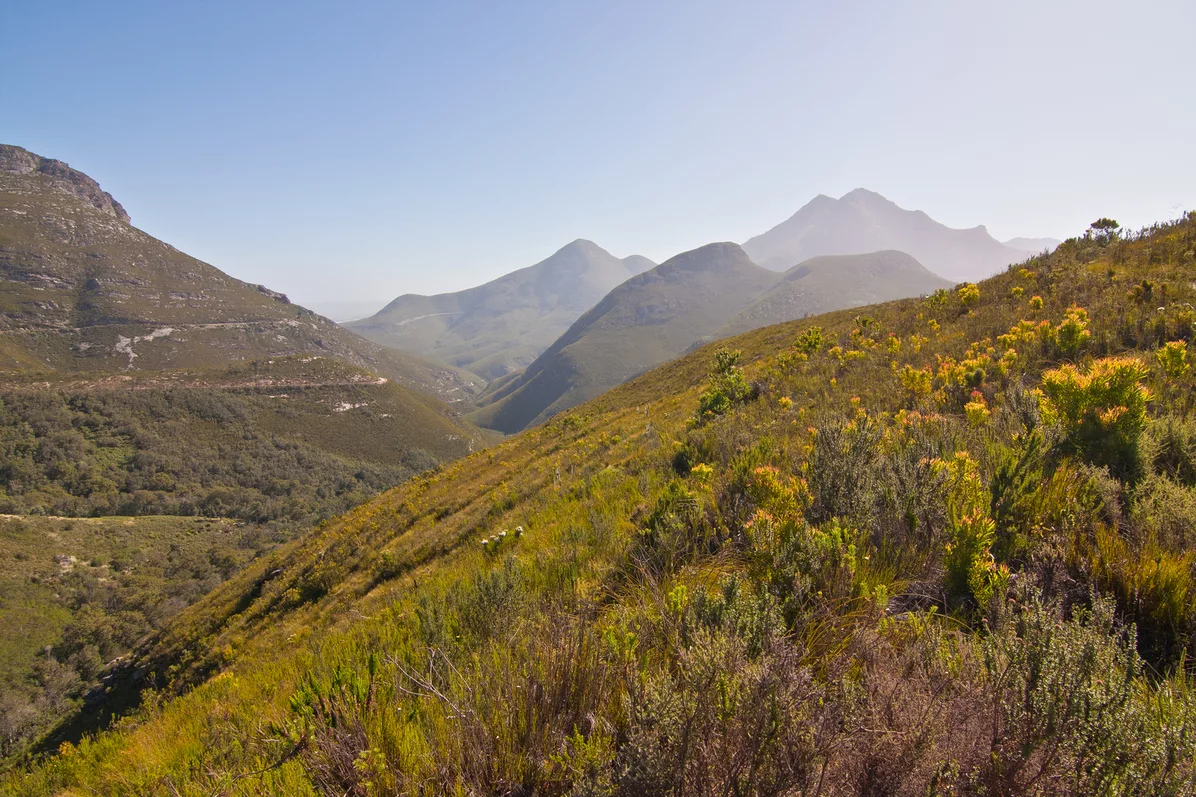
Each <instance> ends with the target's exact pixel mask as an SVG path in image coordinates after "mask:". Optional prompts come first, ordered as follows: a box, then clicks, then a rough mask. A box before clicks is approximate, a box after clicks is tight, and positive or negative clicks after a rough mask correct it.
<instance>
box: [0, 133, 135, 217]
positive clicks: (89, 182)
mask: <svg viewBox="0 0 1196 797" xmlns="http://www.w3.org/2000/svg"><path fill="white" fill-rule="evenodd" d="M0 172H11V173H13V174H44V175H46V176H47V177H50V178H52V179H53V180H54V182H55V184H56V185H57V186H58V187H59V188H61V189H63V190H65V191H68V192H69V193H72V194H74V195H75V196H78V197H81V198H83V199H85V200H87V202H88V203H89V204H90V205H91V206H92V207H94V208H96V209H97V210H100V211H103V212H104V213H107V214H108V215H110V216H114V217H116V218H118V219H120V220H121V221H123V222H125V223H126V224H128V223H130V219H129V214H128V213H126V212H125V209H124V208H123V207H121V204H120V203H119V202H117V201H116V200H115V199H114V198H113V197H112V194H109V193H108V192H107V191H105V190H104V189H102V188H100V184H99V183H97V182H96V181H95V180H93V179H91V178H90V177H88V176H87V175H86V174H84V173H83V172H81V171H79V170H77V169H72V168H71V167H70V166H68V165H67V164H66V163H63V162H62V161H60V160H54V159H53V158H43V157H42V156H41V155H38V154H36V153H33V152H30V151H29V150H27V149H25V148H24V147H18V146H15V145H13V144H0Z"/></svg>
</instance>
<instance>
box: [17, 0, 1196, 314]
mask: <svg viewBox="0 0 1196 797" xmlns="http://www.w3.org/2000/svg"><path fill="white" fill-rule="evenodd" d="M1193 30H1196V3H1193V2H1191V0H1142V1H1141V2H1137V3H1134V4H1125V3H1114V2H1104V0H1089V1H1087V2H1080V1H1077V2H1064V1H1062V0H1053V1H1052V0H1033V1H1028V0H1006V1H1005V2H1001V3H979V2H959V0H941V1H940V0H917V1H913V2H901V1H900V0H876V2H852V0H846V1H845V2H830V0H823V2H801V1H800V0H790V2H776V3H763V2H750V1H748V0H741V1H740V2H735V3H728V2H707V1H706V0H686V1H685V2H652V0H634V1H632V2H622V0H604V1H603V2H583V1H582V0H577V1H576V2H574V1H573V0H570V2H560V0H553V1H551V2H543V3H541V2H514V1H512V2H501V3H500V2H476V3H464V2H452V1H451V0H444V1H443V2H430V3H408V2H393V1H392V2H376V3H366V2H348V1H347V0H342V2H335V3H334V2H305V1H303V0H289V1H288V2H265V1H264V0H261V1H259V2H244V1H243V0H240V1H238V2H220V1H219V0H213V1H211V2H204V3H161V2H157V1H156V0H155V1H154V2H144V3H137V2H119V0H114V1H113V2H108V3H95V2H92V1H91V0H87V1H86V2H65V1H60V0H4V2H3V8H2V9H0V52H3V53H4V61H5V65H4V67H3V68H0V142H2V143H9V144H18V145H20V146H23V147H26V148H27V149H30V150H32V151H34V152H37V153H38V154H41V155H44V156H47V157H53V158H58V159H60V160H64V161H66V162H68V163H70V164H71V165H72V166H74V167H75V168H77V169H80V170H81V171H84V172H86V173H87V174H89V175H91V176H92V177H94V178H95V179H97V180H98V181H99V182H100V184H101V185H102V186H103V187H104V188H105V189H106V190H108V191H109V192H111V193H112V194H113V195H114V196H115V197H116V198H117V199H118V200H119V201H120V202H121V203H122V204H124V206H125V208H126V209H127V210H128V211H129V213H130V214H131V216H132V218H133V223H134V224H135V225H136V226H138V227H140V228H141V229H143V230H145V231H147V232H149V233H151V234H152V235H154V236H156V237H158V238H161V239H163V240H165V241H167V242H168V243H171V244H173V245H174V246H176V247H178V248H179V249H181V250H183V251H185V252H187V253H189V254H192V255H194V256H196V257H199V258H201V259H203V260H205V261H208V262H210V263H212V264H214V265H216V266H218V267H219V268H221V269H223V270H224V271H226V272H229V273H231V274H233V275H234V276H236V277H239V278H241V279H245V280H248V281H250V282H255V283H264V284H266V285H269V286H270V287H272V288H274V289H276V290H282V291H285V292H287V293H288V294H289V295H290V296H291V297H292V298H293V299H295V300H297V301H300V302H301V303H305V304H309V305H315V306H319V305H321V304H324V305H326V304H328V303H330V302H338V301H354V302H364V303H366V304H369V303H373V304H376V305H377V306H379V307H380V306H381V305H382V304H384V303H385V302H387V301H389V300H390V299H391V298H393V297H395V296H397V295H399V294H401V293H407V292H413V293H434V292H440V291H450V290H459V289H461V288H465V287H469V286H471V285H476V284H479V283H482V282H485V281H487V280H489V279H492V278H494V277H497V276H499V275H501V274H504V273H506V272H508V271H511V270H514V269H516V268H520V267H523V266H526V265H530V264H532V263H535V262H537V261H539V260H541V259H543V258H545V257H547V256H549V255H550V254H552V252H554V251H555V250H556V249H558V248H560V247H561V246H563V245H565V244H566V243H568V242H569V241H571V240H573V239H575V238H588V239H590V240H593V241H595V242H597V243H598V244H599V245H601V246H603V247H604V248H606V249H607V250H609V251H611V252H612V253H613V254H615V255H618V256H620V257H623V256H626V255H630V254H633V253H637V254H643V255H646V256H648V257H651V258H653V259H654V260H656V261H658V262H659V261H663V260H664V259H666V258H668V257H670V256H671V255H673V254H676V253H678V252H681V251H685V250H687V249H692V248H694V247H696V246H700V245H702V244H704V243H708V242H710V241H718V240H731V241H739V242H742V241H743V240H746V239H747V238H749V237H751V236H752V235H755V234H758V233H760V232H763V231H764V230H766V229H768V228H769V227H772V226H773V225H775V224H777V223H779V222H781V221H782V220H784V219H785V218H787V217H788V216H790V215H792V214H793V213H794V212H795V211H796V210H797V209H798V208H800V207H801V206H802V205H803V204H805V203H806V202H807V201H809V200H810V199H811V198H813V197H814V196H815V195H817V194H820V193H823V194H829V195H832V196H840V195H842V194H844V193H846V192H848V191H850V190H851V189H853V188H856V187H867V188H869V189H871V190H874V191H878V192H880V193H882V194H884V195H885V196H887V197H888V198H889V199H892V200H893V201H895V202H897V203H898V204H899V205H901V206H902V207H906V208H912V209H921V210H924V211H926V212H927V213H929V214H930V215H931V216H932V217H934V218H935V219H937V220H939V221H941V222H943V223H945V224H948V225H950V226H953V227H972V226H975V225H977V224H984V225H986V226H987V227H988V229H989V231H990V232H991V233H992V234H993V235H994V236H996V237H998V238H1001V239H1005V238H1010V237H1013V236H1052V237H1057V238H1065V237H1069V236H1071V235H1075V234H1078V233H1080V232H1081V231H1083V229H1084V228H1085V227H1086V226H1087V225H1088V224H1089V222H1091V221H1092V220H1093V219H1095V218H1097V217H1099V216H1112V217H1113V218H1116V219H1117V220H1119V221H1121V222H1122V223H1123V224H1125V225H1127V226H1134V227H1136V226H1141V225H1144V224H1147V223H1150V222H1153V221H1156V220H1160V219H1167V218H1174V217H1175V216H1177V215H1178V214H1179V213H1180V211H1181V210H1189V209H1196V147H1193V146H1192V141H1193V140H1194V133H1193V131H1194V130H1196V93H1194V89H1193V87H1192V83H1191V80H1192V76H1193V75H1194V74H1196V47H1193V46H1192V42H1191V33H1192V31H1193Z"/></svg>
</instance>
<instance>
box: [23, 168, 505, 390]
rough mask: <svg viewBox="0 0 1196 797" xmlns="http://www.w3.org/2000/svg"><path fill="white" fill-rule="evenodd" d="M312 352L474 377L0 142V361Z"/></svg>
mask: <svg viewBox="0 0 1196 797" xmlns="http://www.w3.org/2000/svg"><path fill="white" fill-rule="evenodd" d="M300 354H306V355H322V356H329V357H335V358H337V359H340V360H343V361H344V362H347V363H350V364H353V365H356V366H359V367H362V368H367V369H370V370H373V371H375V372H377V373H379V374H380V375H382V376H385V377H387V378H388V379H391V380H393V381H396V382H398V383H400V384H403V385H406V386H408V387H412V388H415V389H418V390H422V391H425V392H430V393H433V394H434V395H439V396H440V397H441V398H444V399H446V400H450V401H452V400H458V399H467V398H469V397H470V396H472V395H473V394H474V393H475V392H476V391H477V390H479V389H480V388H481V387H482V383H481V380H478V379H476V378H474V377H468V376H466V375H464V374H462V373H460V372H459V371H457V370H455V369H453V368H450V367H446V366H440V365H433V364H430V363H427V362H423V361H421V360H419V359H418V358H415V357H412V356H409V355H405V354H400V353H398V352H394V351H391V350H388V349H385V348H384V347H382V346H379V345H377V344H375V343H371V342H369V341H366V340H364V339H362V338H360V337H358V336H357V335H354V334H352V333H350V332H347V331H345V330H344V329H341V328H340V327H338V326H337V325H336V324H333V323H332V322H331V321H329V320H327V319H325V318H323V317H321V316H318V315H316V314H315V313H312V312H311V311H309V310H306V309H304V308H302V307H299V306H297V305H294V304H291V303H290V302H289V301H288V300H287V298H286V296H284V295H282V294H280V293H276V292H274V291H271V290H269V289H268V288H265V287H262V286H260V285H250V284H247V283H244V282H241V281H240V280H237V279H234V278H232V277H230V276H228V275H227V274H224V273H223V272H221V271H219V270H218V269H216V268H213V267H212V266H210V265H208V264H207V263H202V262H200V261H198V260H196V259H195V258H192V257H189V256H187V255H185V254H183V253H182V252H179V251H178V250H177V249H174V248H173V247H171V246H169V245H167V244H165V243H163V242H161V241H159V240H157V239H155V238H153V237H151V236H149V235H147V234H146V233H144V232H142V231H140V230H138V229H137V228H135V227H133V226H132V225H131V224H130V222H129V217H128V214H126V213H125V211H124V209H123V208H122V207H121V206H120V204H119V203H117V202H116V201H115V200H113V199H112V198H111V197H110V196H109V195H108V194H106V193H104V192H103V191H102V190H101V189H100V188H99V186H98V185H97V184H96V183H95V181H94V180H92V179H91V178H89V177H87V176H86V175H84V174H82V173H81V172H78V171H76V170H74V169H71V168H70V167H69V166H67V165H66V164H64V163H61V162H59V161H54V160H50V159H47V158H43V157H41V156H38V155H34V154H33V153H30V152H28V151H26V150H24V149H21V148H20V147H14V146H8V145H0V373H4V372H8V373H20V372H29V371H63V372H114V371H126V370H128V371H147V370H158V369H164V368H203V367H212V366H223V365H226V364H229V363H234V362H250V361H254V360H265V359H268V358H270V357H284V356H289V355H300Z"/></svg>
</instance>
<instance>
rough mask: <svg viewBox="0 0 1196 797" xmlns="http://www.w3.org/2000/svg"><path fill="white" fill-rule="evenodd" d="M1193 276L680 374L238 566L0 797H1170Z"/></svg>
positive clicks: (1169, 266)
mask: <svg viewBox="0 0 1196 797" xmlns="http://www.w3.org/2000/svg"><path fill="white" fill-rule="evenodd" d="M1193 270H1196V215H1193V216H1189V217H1188V218H1187V219H1185V220H1184V221H1182V222H1178V223H1174V224H1167V225H1162V226H1159V227H1157V228H1154V229H1152V230H1148V231H1146V232H1145V233H1144V234H1143V235H1140V236H1126V237H1124V238H1123V237H1120V236H1117V235H1110V234H1107V233H1097V234H1094V235H1090V236H1086V237H1084V238H1079V239H1073V240H1070V241H1068V242H1066V243H1064V244H1063V245H1062V246H1061V247H1060V248H1059V250H1058V251H1056V252H1055V253H1053V254H1051V255H1049V256H1046V257H1040V258H1036V259H1034V260H1032V261H1031V262H1029V263H1027V264H1026V265H1025V267H1024V268H1020V269H1014V270H1011V271H1009V272H1008V273H1005V274H1002V275H1000V276H998V277H995V278H993V279H990V280H987V281H985V282H983V283H982V284H980V285H979V286H978V287H973V286H964V287H963V288H961V289H959V290H955V291H950V292H947V291H944V292H941V293H937V294H935V295H934V296H932V297H929V298H926V299H911V300H906V301H900V302H893V303H889V304H886V305H884V306H882V307H876V308H867V309H863V310H850V311H841V312H837V313H833V314H829V315H825V316H820V317H818V318H815V319H807V320H803V321H797V322H791V323H788V324H783V325H779V326H774V327H768V328H764V329H761V330H756V331H754V332H751V333H748V334H746V335H743V336H740V337H738V338H736V339H734V340H733V341H730V342H729V344H728V345H729V346H731V347H733V349H734V350H735V351H738V352H739V355H738V356H736V354H735V353H734V352H733V351H732V350H730V349H727V350H723V351H722V352H720V353H719V354H718V355H717V356H716V353H715V351H714V349H715V347H713V346H712V347H708V348H706V349H702V350H699V351H697V352H695V353H693V354H690V355H687V356H686V357H684V358H683V359H681V360H679V361H677V362H674V363H670V364H669V365H667V366H665V367H662V368H660V369H657V370H655V371H653V372H651V373H649V374H646V375H645V376H643V377H641V378H639V379H636V380H634V381H632V382H630V383H628V384H625V385H623V386H621V387H619V388H617V389H615V390H613V391H611V392H609V393H607V394H605V395H603V396H602V397H600V398H599V399H597V400H595V401H593V402H590V403H589V404H587V405H585V406H584V407H580V408H578V409H577V410H574V411H573V412H570V413H566V414H563V415H561V416H559V417H558V418H556V419H554V420H553V421H552V422H551V423H549V424H547V425H545V426H542V427H539V428H536V429H533V430H530V431H529V432H526V433H524V434H521V435H519V436H517V437H515V438H513V439H511V440H508V441H506V442H504V443H503V444H501V445H499V446H496V447H494V448H491V449H489V450H487V451H484V452H481V453H479V454H475V455H473V456H472V457H469V458H467V459H465V460H462V461H459V462H457V463H454V464H453V465H451V466H449V467H447V468H445V469H444V470H442V471H440V472H438V473H435V474H430V475H427V476H424V477H420V478H418V479H415V480H413V481H411V482H409V483H407V484H405V485H403V486H402V487H399V488H397V489H395V490H393V491H391V492H389V493H387V494H385V495H383V496H381V497H379V498H378V499H376V500H375V501H373V502H371V503H370V504H367V505H365V506H362V507H359V508H358V509H356V510H353V511H352V512H350V513H348V514H347V515H345V516H344V517H343V518H341V519H339V520H337V521H335V522H332V523H329V524H328V525H326V526H325V527H324V528H322V529H321V530H320V531H319V532H318V533H316V534H313V535H312V536H311V537H310V538H308V539H306V540H304V541H303V543H302V544H301V545H298V546H296V547H293V548H290V549H288V550H285V551H282V552H280V553H278V554H276V555H271V556H268V557H265V558H264V559H263V560H262V561H260V562H259V563H257V564H255V565H253V566H252V567H250V568H249V569H247V570H245V571H243V572H242V573H241V574H239V575H237V576H234V578H233V579H231V580H230V581H229V582H227V583H226V584H224V585H223V586H221V587H219V588H217V589H216V590H215V591H214V592H213V593H211V594H210V595H209V596H208V597H207V598H205V599H203V600H202V601H201V602H200V603H199V604H197V605H195V606H193V607H191V609H189V610H187V611H186V612H184V613H183V615H181V617H180V618H179V622H176V623H173V624H172V625H171V627H170V629H169V630H168V631H167V632H166V633H165V634H164V635H163V636H162V637H161V638H160V639H159V641H158V642H157V644H156V647H155V648H154V652H153V653H152V654H151V655H150V656H148V657H147V658H146V661H150V660H154V661H157V662H158V663H159V664H165V663H173V667H174V669H172V670H171V671H170V672H172V673H173V675H174V677H175V678H176V680H175V682H174V684H173V687H172V688H170V689H167V690H165V691H162V692H159V693H155V695H154V697H153V699H152V700H147V701H146V703H145V705H144V707H143V708H142V709H141V710H140V712H139V713H137V714H136V715H135V716H134V717H133V718H131V719H130V720H127V721H125V722H122V723H121V724H120V725H118V726H117V727H115V728H112V729H110V730H108V731H106V732H105V733H103V734H101V735H100V736H98V737H97V738H95V739H93V740H88V741H84V742H83V743H81V744H79V745H72V746H63V747H62V748H61V749H60V750H59V751H58V753H57V754H56V755H55V756H54V757H53V758H51V759H48V760H44V761H40V762H38V763H36V764H35V765H34V766H33V767H32V769H31V770H29V771H27V772H24V773H12V774H10V776H9V778H8V780H7V781H6V782H5V784H4V788H6V789H7V790H8V791H9V792H11V793H14V794H30V795H33V794H37V795H41V794H55V793H57V794H67V793H72V794H74V793H88V794H149V793H168V794H170V793H179V794H199V793H203V794H211V793H225V794H260V793H278V794H296V795H299V794H316V793H321V794H411V793H420V792H421V791H422V792H424V793H439V792H451V791H460V792H463V793H488V794H514V793H520V794H532V793H534V794H545V795H554V794H567V793H568V794H586V793H588V794H663V793H681V792H684V793H688V794H723V793H729V794H734V793H738V794H784V793H791V794H821V795H847V794H877V793H884V794H895V795H923V794H928V793H958V794H980V793H985V794H1010V795H1012V794H1032V793H1043V794H1045V793H1050V794H1074V795H1080V794H1163V795H1182V794H1191V793H1193V790H1194V789H1196V780H1194V773H1193V761H1194V759H1196V748H1194V745H1196V741H1194V740H1196V691H1193V690H1192V688H1191V685H1190V682H1189V680H1188V676H1187V675H1186V674H1185V672H1184V668H1185V667H1186V666H1187V662H1188V661H1189V659H1187V658H1186V657H1185V655H1184V651H1185V650H1187V649H1191V648H1192V643H1193V641H1196V640H1194V634H1196V611H1194V609H1193V607H1194V606H1196V582H1194V580H1193V575H1192V561H1193V556H1196V550H1194V546H1196V541H1193V539H1192V537H1191V529H1192V528H1193V526H1194V525H1196V422H1194V421H1193V419H1192V418H1191V415H1190V413H1191V412H1192V409H1193V405H1192V396H1193V395H1194V393H1193V388H1194V387H1196V382H1194V380H1196V374H1194V371H1193V369H1192V368H1191V362H1190V355H1189V353H1188V352H1187V346H1188V341H1189V340H1190V338H1191V336H1192V334H1193V324H1194V323H1196V313H1194V312H1193V310H1192V309H1191V305H1190V303H1191V302H1193V301H1194V300H1196V288H1193V280H1192V273H1193ZM712 366H713V367H712ZM520 527H522V529H523V533H522V534H520V533H518V529H519V528H520ZM504 532H505V534H504ZM184 651H185V652H186V654H184ZM154 657H158V658H156V659H155V658H154ZM188 685H194V688H191V689H190V691H186V690H185V687H187V686H188Z"/></svg>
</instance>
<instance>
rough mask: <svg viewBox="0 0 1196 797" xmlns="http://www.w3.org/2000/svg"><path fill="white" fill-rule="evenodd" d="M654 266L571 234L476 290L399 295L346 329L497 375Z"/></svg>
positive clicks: (525, 360) (520, 364)
mask: <svg viewBox="0 0 1196 797" xmlns="http://www.w3.org/2000/svg"><path fill="white" fill-rule="evenodd" d="M654 265H655V264H654V263H653V262H652V261H650V260H648V259H647V258H645V257H640V256H639V255H632V256H631V257H628V258H626V259H623V260H620V259H619V258H616V257H615V256H614V255H612V254H610V253H609V252H607V251H606V250H604V249H603V248H602V247H600V246H598V245H597V244H595V243H593V242H591V241H584V240H580V239H579V240H576V241H574V242H572V243H570V244H568V245H567V246H564V247H562V248H561V249H560V250H558V251H557V252H556V253H555V254H553V255H552V256H551V257H549V258H547V259H545V260H542V261H540V262H539V263H536V264H535V265H534V266H528V267H527V268H523V269H519V270H518V271H514V272H511V273H510V274H506V275H504V276H502V277H499V278H498V279H496V280H493V281H491V282H487V283H486V284H485V285H479V286H478V287H476V288H469V289H468V290H464V291H458V292H456V293H442V294H438V295H436V296H419V295H416V294H405V295H403V296H400V297H399V298H397V299H395V300H394V301H393V302H391V303H390V304H388V305H387V306H386V307H385V308H383V309H382V310H380V311H379V312H378V313H376V314H374V315H373V316H371V317H369V318H365V319H362V320H360V321H354V322H351V323H348V324H346V325H345V326H347V327H348V328H349V329H351V330H353V331H354V332H357V333H359V334H361V335H364V336H365V337H367V338H369V339H370V340H373V341H376V342H377V343H381V344H384V345H386V346H390V347H393V348H395V349H400V350H402V351H407V352H411V353H412V354H416V355H419V356H421V357H427V358H429V359H432V360H437V361H440V362H445V363H449V364H450V365H453V366H457V367H460V368H464V369H466V370H468V371H471V372H472V373H475V374H478V375H480V376H482V377H484V378H485V379H487V380H493V379H497V378H499V377H502V376H505V375H506V374H508V373H511V372H512V371H516V370H519V369H521V368H524V367H526V366H528V365H530V364H531V362H532V361H533V360H535V359H536V357H538V356H539V355H540V354H541V353H542V352H543V351H544V350H545V349H547V348H548V347H549V345H551V344H552V342H553V341H554V340H556V339H557V338H558V337H559V336H560V335H561V334H562V333H564V332H565V331H566V330H567V329H568V328H569V326H570V325H571V324H572V323H573V322H574V321H576V320H577V319H578V318H579V317H580V316H581V314H582V313H584V312H585V311H586V310H588V309H590V308H591V307H593V306H594V305H595V304H596V303H597V302H598V301H599V300H600V299H601V298H602V297H603V296H605V295H606V294H607V293H608V292H609V291H610V290H611V289H612V288H614V287H615V286H616V285H619V284H620V283H622V282H625V281H626V280H627V279H628V278H630V277H633V276H635V275H636V274H639V273H641V272H643V271H646V270H647V269H650V268H652V267H653V266H654Z"/></svg>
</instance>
